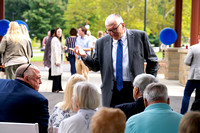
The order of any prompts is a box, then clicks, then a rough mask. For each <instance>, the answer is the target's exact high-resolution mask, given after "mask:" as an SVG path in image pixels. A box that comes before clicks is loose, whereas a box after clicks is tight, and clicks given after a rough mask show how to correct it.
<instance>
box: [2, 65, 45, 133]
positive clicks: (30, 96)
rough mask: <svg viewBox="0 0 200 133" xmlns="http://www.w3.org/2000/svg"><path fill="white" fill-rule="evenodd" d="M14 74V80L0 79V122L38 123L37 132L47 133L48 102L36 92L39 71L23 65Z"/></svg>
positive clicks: (39, 82) (39, 80) (39, 79)
mask: <svg viewBox="0 0 200 133" xmlns="http://www.w3.org/2000/svg"><path fill="white" fill-rule="evenodd" d="M15 74H16V79H15V80H10V79H0V105H1V108H0V122H19V123H38V124H39V132H40V133H47V127H48V119H49V112H48V100H47V99H46V98H45V97H44V96H43V95H41V94H40V93H39V92H38V90H39V85H40V84H41V83H42V82H41V75H40V71H39V70H38V69H37V68H36V67H34V66H32V65H31V64H24V65H21V66H20V67H19V68H18V69H17V70H16V73H15Z"/></svg>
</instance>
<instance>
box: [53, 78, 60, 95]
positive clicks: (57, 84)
mask: <svg viewBox="0 0 200 133" xmlns="http://www.w3.org/2000/svg"><path fill="white" fill-rule="evenodd" d="M55 91H62V85H61V75H58V76H53V86H52V92H55Z"/></svg>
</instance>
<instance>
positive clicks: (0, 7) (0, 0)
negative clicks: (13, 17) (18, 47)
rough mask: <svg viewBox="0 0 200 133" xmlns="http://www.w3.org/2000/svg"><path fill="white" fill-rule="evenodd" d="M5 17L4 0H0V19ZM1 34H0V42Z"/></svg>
mask: <svg viewBox="0 0 200 133" xmlns="http://www.w3.org/2000/svg"><path fill="white" fill-rule="evenodd" d="M4 18H5V9H4V0H0V20H1V19H4ZM1 39H2V36H0V42H1Z"/></svg>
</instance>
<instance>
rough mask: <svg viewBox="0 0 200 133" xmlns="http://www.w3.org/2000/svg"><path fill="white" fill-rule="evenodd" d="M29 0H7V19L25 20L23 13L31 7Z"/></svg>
mask: <svg viewBox="0 0 200 133" xmlns="http://www.w3.org/2000/svg"><path fill="white" fill-rule="evenodd" d="M29 2H30V0H5V19H7V20H10V21H14V20H22V21H25V20H24V18H23V17H22V14H23V13H24V11H27V10H29V9H30V7H29V4H28V3H29Z"/></svg>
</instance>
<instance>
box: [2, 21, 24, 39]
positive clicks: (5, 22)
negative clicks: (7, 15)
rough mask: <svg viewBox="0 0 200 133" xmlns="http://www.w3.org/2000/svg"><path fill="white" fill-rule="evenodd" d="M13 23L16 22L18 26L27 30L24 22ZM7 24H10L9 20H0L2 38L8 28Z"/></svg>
mask: <svg viewBox="0 0 200 133" xmlns="http://www.w3.org/2000/svg"><path fill="white" fill-rule="evenodd" d="M15 22H17V23H18V24H23V25H25V26H26V28H27V29H28V25H27V24H26V23H25V22H24V21H22V20H16V21H15ZM9 24H10V21H9V20H6V19H1V20H0V36H4V35H5V34H6V33H7V31H8V28H9Z"/></svg>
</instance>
